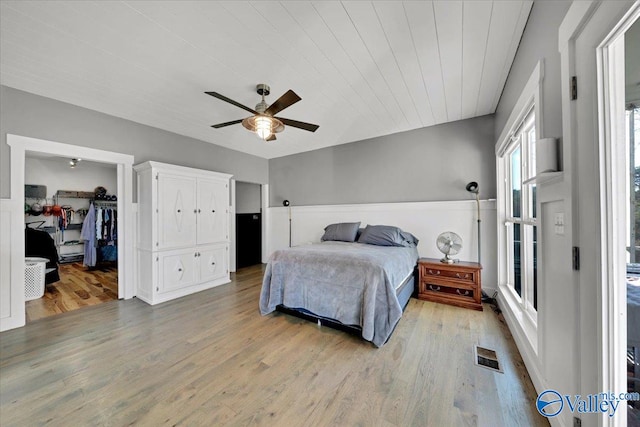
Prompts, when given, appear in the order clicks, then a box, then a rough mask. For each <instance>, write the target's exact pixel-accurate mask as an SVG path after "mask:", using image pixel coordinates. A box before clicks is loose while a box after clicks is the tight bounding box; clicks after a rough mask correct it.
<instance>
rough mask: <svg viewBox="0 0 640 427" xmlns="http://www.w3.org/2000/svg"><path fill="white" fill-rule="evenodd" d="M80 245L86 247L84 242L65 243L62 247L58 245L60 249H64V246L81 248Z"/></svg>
mask: <svg viewBox="0 0 640 427" xmlns="http://www.w3.org/2000/svg"><path fill="white" fill-rule="evenodd" d="M79 245H84V242H74V241H69V242H64V243H62V244H60V245H58V246H59V247H63V246H79Z"/></svg>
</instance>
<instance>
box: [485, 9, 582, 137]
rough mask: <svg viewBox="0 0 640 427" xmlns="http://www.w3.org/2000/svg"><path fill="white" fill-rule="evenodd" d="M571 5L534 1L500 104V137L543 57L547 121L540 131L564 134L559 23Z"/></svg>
mask: <svg viewBox="0 0 640 427" xmlns="http://www.w3.org/2000/svg"><path fill="white" fill-rule="evenodd" d="M570 5H571V2H570V1H553V2H551V1H536V2H535V3H534V4H533V8H532V9H531V13H530V15H529V20H528V21H527V26H526V28H525V30H524V33H523V34H522V39H521V40H520V45H519V46H518V52H517V53H516V57H515V59H514V61H513V65H512V66H511V70H510V71H509V77H508V79H507V83H506V84H505V87H504V90H503V91H502V96H501V98H500V102H499V103H498V108H496V121H495V134H496V138H498V137H499V136H500V133H501V132H502V129H503V128H504V126H505V124H506V123H507V119H508V118H509V115H510V114H511V110H513V107H514V106H515V104H516V102H517V101H518V97H519V96H520V93H522V88H524V85H525V84H526V83H527V80H529V77H530V76H531V73H532V72H533V69H534V68H535V66H536V64H537V63H538V61H539V60H540V59H544V80H543V82H542V86H543V90H542V97H543V105H542V109H543V112H542V114H543V115H544V123H543V129H542V132H543V135H539V137H545V138H561V137H562V102H561V99H560V95H561V87H560V52H559V51H558V27H559V26H560V23H561V22H562V20H563V19H564V15H565V14H566V13H567V10H569V6H570Z"/></svg>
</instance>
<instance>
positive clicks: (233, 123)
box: [211, 119, 243, 129]
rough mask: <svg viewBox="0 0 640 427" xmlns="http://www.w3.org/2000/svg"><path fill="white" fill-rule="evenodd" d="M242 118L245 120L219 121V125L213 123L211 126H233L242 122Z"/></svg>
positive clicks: (217, 127)
mask: <svg viewBox="0 0 640 427" xmlns="http://www.w3.org/2000/svg"><path fill="white" fill-rule="evenodd" d="M242 120H243V119H239V120H233V121H231V122H225V123H218V124H217V125H211V127H212V128H216V129H219V128H223V127H225V126H231V125H235V124H237V123H242Z"/></svg>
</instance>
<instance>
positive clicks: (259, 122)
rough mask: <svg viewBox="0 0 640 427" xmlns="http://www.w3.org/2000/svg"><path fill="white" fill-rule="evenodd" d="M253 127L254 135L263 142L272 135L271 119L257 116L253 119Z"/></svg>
mask: <svg viewBox="0 0 640 427" xmlns="http://www.w3.org/2000/svg"><path fill="white" fill-rule="evenodd" d="M255 126H256V131H255V132H256V135H258V136H259V137H260V138H262V139H264V140H265V141H266V140H267V138H269V137H270V136H271V135H272V134H273V131H272V127H273V123H272V122H271V118H269V117H266V116H258V117H256V119H255Z"/></svg>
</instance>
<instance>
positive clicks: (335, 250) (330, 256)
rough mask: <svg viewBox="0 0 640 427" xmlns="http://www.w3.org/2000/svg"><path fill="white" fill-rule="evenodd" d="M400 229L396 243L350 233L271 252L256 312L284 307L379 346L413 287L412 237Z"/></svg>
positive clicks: (415, 256) (415, 253)
mask: <svg viewBox="0 0 640 427" xmlns="http://www.w3.org/2000/svg"><path fill="white" fill-rule="evenodd" d="M328 227H330V226H328ZM369 227H387V228H391V229H396V228H395V227H388V226H368V227H367V228H369ZM366 230H367V229H365V231H366ZM397 230H399V229H397ZM325 231H326V229H325ZM365 231H363V232H362V236H365V234H366V233H365ZM394 233H395V235H396V236H402V235H403V234H400V233H404V232H402V231H401V230H399V231H397V232H394ZM326 234H327V233H326V232H325V236H326ZM404 235H405V236H406V235H408V236H410V237H407V238H406V239H404V240H403V239H402V238H397V239H395V240H399V241H400V242H401V243H402V245H401V244H398V245H397V246H391V245H381V244H370V243H366V241H367V239H366V238H365V239H358V240H356V238H355V236H354V239H352V240H353V241H336V240H327V239H325V241H323V242H321V243H316V244H311V245H304V246H298V247H293V248H288V249H284V250H279V251H276V252H274V253H273V255H272V256H271V258H270V260H269V263H268V264H267V268H266V271H265V275H264V279H263V283H262V291H261V294H260V312H261V314H262V315H266V314H269V313H272V312H273V311H275V310H279V311H284V312H286V313H289V314H295V315H298V316H299V317H303V318H306V319H308V320H314V321H318V322H320V323H321V324H324V325H327V326H331V327H336V328H338V329H343V330H347V331H351V332H354V333H357V334H358V335H360V336H361V337H362V338H363V339H365V340H367V341H370V342H372V343H373V344H374V345H375V346H377V347H380V346H382V345H383V344H384V343H385V342H387V340H388V339H389V337H390V336H391V334H392V332H393V330H394V329H395V326H396V324H397V323H398V321H399V320H400V318H401V317H402V312H403V309H404V307H405V306H406V304H407V302H408V301H409V298H410V297H411V295H412V294H413V291H414V274H415V273H414V272H415V267H416V263H417V260H418V251H417V248H416V245H417V239H415V237H413V236H412V235H411V234H409V233H404ZM365 237H366V236H365ZM369 241H371V240H369ZM409 241H412V243H411V244H409ZM376 243H380V241H376Z"/></svg>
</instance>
